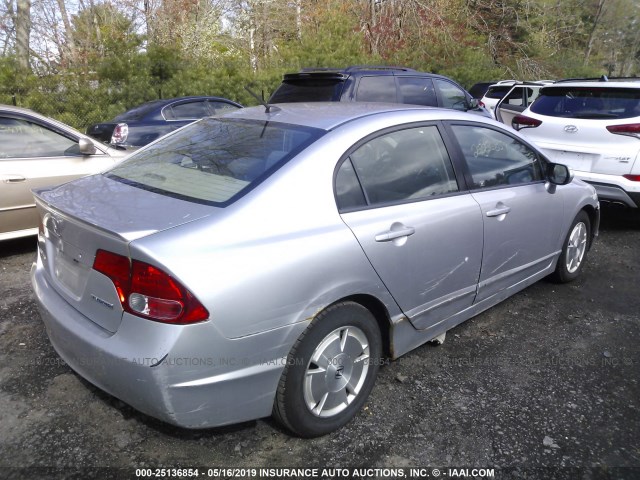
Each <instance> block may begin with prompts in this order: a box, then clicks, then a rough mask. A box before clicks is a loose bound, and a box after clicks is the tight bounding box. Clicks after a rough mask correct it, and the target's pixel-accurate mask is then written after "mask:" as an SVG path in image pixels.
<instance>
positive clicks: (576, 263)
mask: <svg viewBox="0 0 640 480" xmlns="http://www.w3.org/2000/svg"><path fill="white" fill-rule="evenodd" d="M590 240H591V221H590V220H589V215H587V213H586V212H585V211H584V210H583V211H581V212H580V213H578V215H577V216H576V218H575V219H574V220H573V223H572V224H571V227H570V228H569V233H568V234H567V238H566V239H565V241H564V244H563V246H562V253H561V254H560V258H559V259H558V265H556V270H555V272H553V274H552V275H551V279H552V280H553V281H555V282H557V283H567V282H572V281H573V280H575V279H576V278H578V276H579V275H580V273H581V272H582V269H583V267H584V264H585V261H586V259H587V251H588V250H589V242H590Z"/></svg>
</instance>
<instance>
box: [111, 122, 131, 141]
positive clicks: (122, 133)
mask: <svg viewBox="0 0 640 480" xmlns="http://www.w3.org/2000/svg"><path fill="white" fill-rule="evenodd" d="M128 136H129V125H127V124H126V123H119V124H117V125H116V128H114V129H113V133H112V134H111V143H115V144H121V143H124V142H126V141H127V137H128Z"/></svg>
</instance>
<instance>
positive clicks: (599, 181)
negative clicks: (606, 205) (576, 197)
mask: <svg viewBox="0 0 640 480" xmlns="http://www.w3.org/2000/svg"><path fill="white" fill-rule="evenodd" d="M496 108H497V109H498V112H499V113H500V112H502V109H503V108H502V105H501V103H499V104H498V105H497V106H496ZM511 126H512V127H513V128H514V129H516V130H519V131H520V133H521V134H523V135H524V136H525V137H527V138H528V139H529V140H531V141H532V142H533V143H535V144H536V145H537V146H538V147H539V148H540V149H541V150H542V152H543V153H544V154H545V155H546V156H547V157H548V158H549V160H551V161H552V162H556V163H562V164H565V165H567V166H569V167H570V168H571V169H572V170H573V172H574V173H575V175H576V177H578V178H581V179H582V180H584V181H586V182H589V183H591V184H592V185H593V186H594V187H595V188H596V190H597V192H598V196H599V197H600V199H601V200H605V201H610V202H616V203H622V204H624V205H627V206H629V207H633V208H638V207H640V78H635V79H607V78H606V77H602V78H601V79H599V80H579V81H578V80H569V81H561V82H556V83H554V84H552V85H547V86H545V87H543V88H542V90H541V91H540V94H539V96H538V98H537V99H536V101H535V102H534V103H533V104H531V106H530V107H528V108H527V109H526V110H524V111H523V112H522V114H520V115H516V116H515V117H513V120H512V121H511Z"/></svg>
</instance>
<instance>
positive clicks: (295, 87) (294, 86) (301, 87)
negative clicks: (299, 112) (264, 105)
mask: <svg viewBox="0 0 640 480" xmlns="http://www.w3.org/2000/svg"><path fill="white" fill-rule="evenodd" d="M343 86H344V81H343V80H342V79H327V78H317V79H316V78H308V77H306V78H304V79H302V80H287V81H284V82H282V84H280V86H279V87H278V89H277V90H276V91H275V92H274V94H273V95H272V96H271V98H270V99H269V103H294V102H335V101H338V100H340V95H341V94H342V87H343Z"/></svg>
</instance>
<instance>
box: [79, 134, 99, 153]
mask: <svg viewBox="0 0 640 480" xmlns="http://www.w3.org/2000/svg"><path fill="white" fill-rule="evenodd" d="M78 149H79V150H80V153H81V154H82V155H93V154H94V153H96V152H97V149H96V146H95V145H94V144H93V142H92V141H91V140H89V139H88V138H80V140H78Z"/></svg>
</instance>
